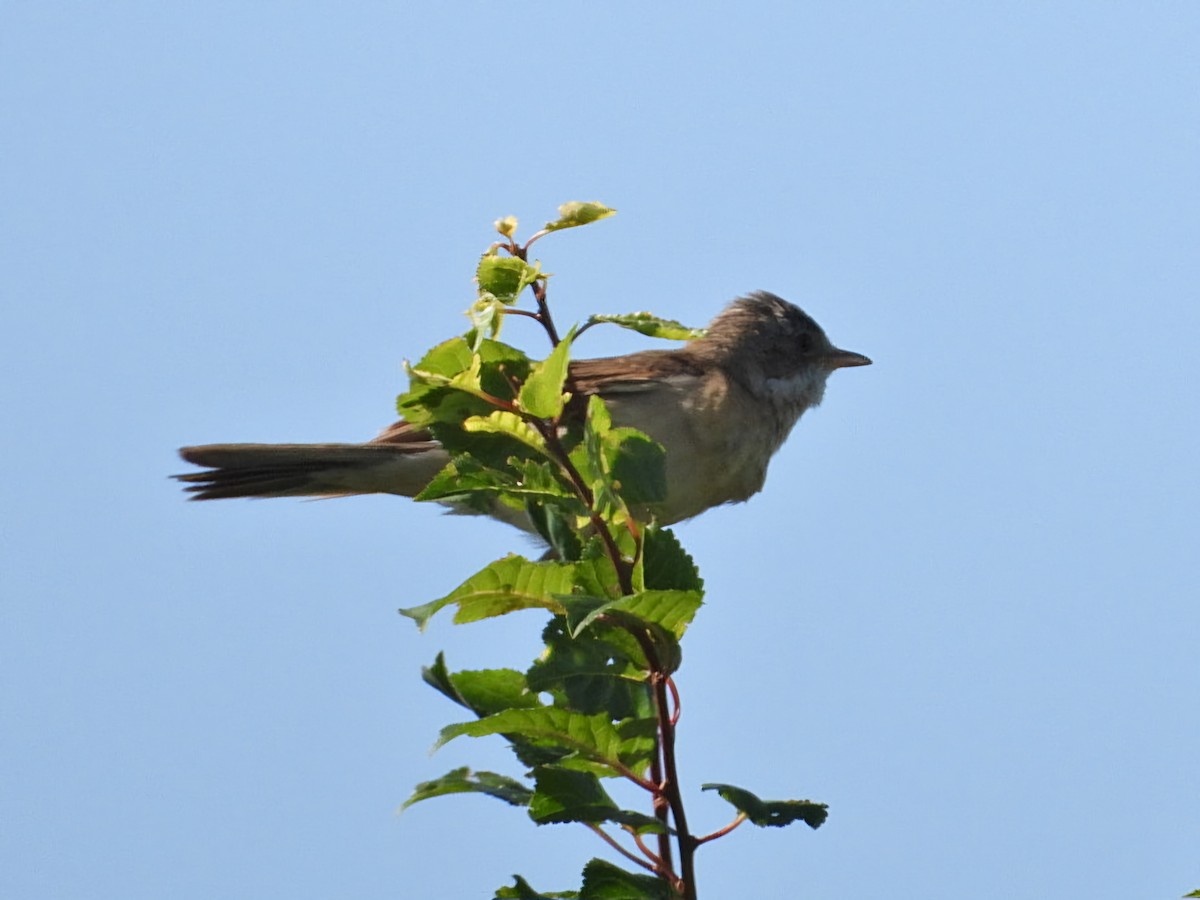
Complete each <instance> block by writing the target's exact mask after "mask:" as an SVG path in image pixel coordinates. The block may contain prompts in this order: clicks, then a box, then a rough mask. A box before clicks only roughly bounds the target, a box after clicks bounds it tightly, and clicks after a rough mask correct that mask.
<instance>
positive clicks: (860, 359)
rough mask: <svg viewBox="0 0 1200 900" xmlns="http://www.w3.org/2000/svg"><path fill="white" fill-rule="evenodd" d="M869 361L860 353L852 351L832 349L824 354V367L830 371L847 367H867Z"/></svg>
mask: <svg viewBox="0 0 1200 900" xmlns="http://www.w3.org/2000/svg"><path fill="white" fill-rule="evenodd" d="M870 364H871V360H869V359H868V358H867V357H865V356H863V355H862V354H861V353H855V352H854V351H852V350H838V349H836V348H835V349H833V350H830V351H829V352H828V353H826V354H825V365H827V366H829V368H831V369H844V368H846V367H847V366H869V365H870Z"/></svg>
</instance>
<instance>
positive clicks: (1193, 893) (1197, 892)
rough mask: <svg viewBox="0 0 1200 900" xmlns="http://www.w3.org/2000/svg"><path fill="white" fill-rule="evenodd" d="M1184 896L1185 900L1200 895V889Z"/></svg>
mask: <svg viewBox="0 0 1200 900" xmlns="http://www.w3.org/2000/svg"><path fill="white" fill-rule="evenodd" d="M1183 896H1184V900H1187V898H1188V897H1200V891H1192V892H1191V893H1190V894H1184V895H1183Z"/></svg>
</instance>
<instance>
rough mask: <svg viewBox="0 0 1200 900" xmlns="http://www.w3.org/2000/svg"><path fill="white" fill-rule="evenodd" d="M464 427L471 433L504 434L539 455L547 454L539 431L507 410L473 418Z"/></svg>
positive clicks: (499, 410) (498, 410)
mask: <svg viewBox="0 0 1200 900" xmlns="http://www.w3.org/2000/svg"><path fill="white" fill-rule="evenodd" d="M462 427H463V431H466V432H470V433H479V432H483V433H485V434H502V435H505V436H506V437H510V438H513V439H514V440H518V441H520V442H521V443H522V444H524V445H525V446H527V447H530V448H532V449H534V450H537V451H538V452H539V453H545V452H546V441H545V439H544V438H543V437H542V436H541V435H540V434H538V433H537V430H536V429H535V428H534V427H533V426H532V425H530V424H529V423H528V422H526V421H525V420H524V419H522V418H521V417H520V416H518V415H517V414H516V413H511V412H508V411H507V410H503V409H497V410H495V411H494V412H492V413H490V414H489V415H486V416H471V418H469V419H465V420H464V421H463V423H462Z"/></svg>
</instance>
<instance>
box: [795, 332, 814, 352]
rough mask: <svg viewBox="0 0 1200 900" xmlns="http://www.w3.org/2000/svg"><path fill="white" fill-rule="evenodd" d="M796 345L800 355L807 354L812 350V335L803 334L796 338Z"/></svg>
mask: <svg viewBox="0 0 1200 900" xmlns="http://www.w3.org/2000/svg"><path fill="white" fill-rule="evenodd" d="M796 343H797V344H798V345H799V347H800V352H801V353H807V352H808V351H809V350H811V349H812V335H811V334H809V333H808V332H804V333H803V334H801V335H799V336H798V337H797V338H796Z"/></svg>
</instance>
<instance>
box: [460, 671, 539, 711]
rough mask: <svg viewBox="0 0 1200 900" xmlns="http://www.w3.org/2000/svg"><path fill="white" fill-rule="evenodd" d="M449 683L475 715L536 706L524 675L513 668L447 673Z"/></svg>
mask: <svg viewBox="0 0 1200 900" xmlns="http://www.w3.org/2000/svg"><path fill="white" fill-rule="evenodd" d="M450 683H451V684H453V685H454V690H455V692H456V693H457V694H458V696H459V697H461V698H462V699H463V701H464V702H465V703H466V705H467V706H468V707H469V708H470V709H471V711H472V712H474V713H475V714H476V715H478V716H481V717H482V716H490V715H492V714H493V713H498V712H502V711H503V710H506V709H537V708H538V707H540V706H542V701H541V700H540V699H539V698H538V695H537V694H535V693H533V692H532V691H530V690H529V687H528V685H527V683H526V681H525V675H524V674H523V673H521V672H518V671H517V670H516V669H464V670H463V671H461V672H453V673H451V675H450Z"/></svg>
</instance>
